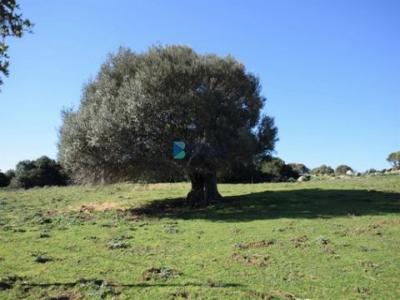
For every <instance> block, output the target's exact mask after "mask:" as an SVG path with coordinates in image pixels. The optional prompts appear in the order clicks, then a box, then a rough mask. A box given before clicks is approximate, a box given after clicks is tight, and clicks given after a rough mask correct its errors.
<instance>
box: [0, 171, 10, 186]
mask: <svg viewBox="0 0 400 300" xmlns="http://www.w3.org/2000/svg"><path fill="white" fill-rule="evenodd" d="M9 184H10V179H9V178H8V177H7V175H6V174H4V173H2V172H0V187H5V186H8V185H9Z"/></svg>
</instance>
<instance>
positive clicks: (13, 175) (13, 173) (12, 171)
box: [5, 170, 15, 181]
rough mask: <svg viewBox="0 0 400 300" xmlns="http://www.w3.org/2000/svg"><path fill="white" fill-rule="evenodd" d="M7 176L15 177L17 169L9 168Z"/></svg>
mask: <svg viewBox="0 0 400 300" xmlns="http://www.w3.org/2000/svg"><path fill="white" fill-rule="evenodd" d="M5 174H6V176H7V177H8V178H9V179H10V181H11V179H13V178H14V177H15V171H14V170H8V171H7V172H6V173H5Z"/></svg>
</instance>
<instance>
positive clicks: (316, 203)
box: [127, 189, 400, 222]
mask: <svg viewBox="0 0 400 300" xmlns="http://www.w3.org/2000/svg"><path fill="white" fill-rule="evenodd" d="M127 213H128V214H129V215H131V216H135V217H137V216H145V217H153V218H173V219H205V220H210V221H222V222H245V221H252V220H264V219H276V218H331V217H338V216H348V215H355V216H361V215H381V214H388V213H400V193H387V192H378V191H367V190H333V189H332V190H325V189H300V190H290V191H284V190H282V191H264V192H257V193H250V194H246V195H240V196H231V197H224V198H223V199H222V200H221V201H219V202H218V203H214V204H212V205H210V206H209V207H207V208H203V209H195V208H190V207H189V206H188V205H187V203H186V201H185V199H182V198H175V199H162V200H155V201H152V202H151V203H149V204H147V205H145V206H142V207H139V208H132V209H129V210H128V211H127Z"/></svg>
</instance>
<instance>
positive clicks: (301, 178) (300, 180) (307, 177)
mask: <svg viewBox="0 0 400 300" xmlns="http://www.w3.org/2000/svg"><path fill="white" fill-rule="evenodd" d="M310 179H311V176H310V175H301V176H300V177H299V178H297V181H298V182H304V181H310Z"/></svg>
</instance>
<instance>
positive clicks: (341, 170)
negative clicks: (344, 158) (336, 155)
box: [335, 165, 353, 175]
mask: <svg viewBox="0 0 400 300" xmlns="http://www.w3.org/2000/svg"><path fill="white" fill-rule="evenodd" d="M347 171H352V172H353V169H352V168H350V167H349V166H347V165H340V166H338V167H337V168H336V170H335V174H336V175H346V172H347Z"/></svg>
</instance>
